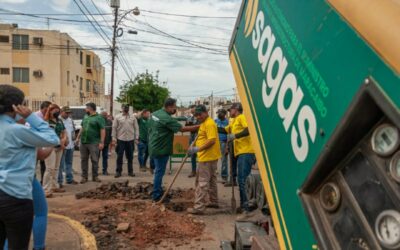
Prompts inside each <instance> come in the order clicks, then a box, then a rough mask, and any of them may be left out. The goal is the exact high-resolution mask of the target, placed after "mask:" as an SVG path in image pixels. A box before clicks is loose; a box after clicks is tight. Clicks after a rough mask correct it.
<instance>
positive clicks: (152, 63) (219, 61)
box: [0, 0, 241, 104]
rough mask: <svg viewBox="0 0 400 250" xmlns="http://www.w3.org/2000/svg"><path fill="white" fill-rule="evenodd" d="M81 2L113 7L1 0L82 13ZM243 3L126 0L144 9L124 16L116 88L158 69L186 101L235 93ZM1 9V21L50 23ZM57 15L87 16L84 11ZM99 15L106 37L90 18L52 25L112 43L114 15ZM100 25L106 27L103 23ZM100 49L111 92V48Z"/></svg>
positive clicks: (14, 6) (15, 6)
mask: <svg viewBox="0 0 400 250" xmlns="http://www.w3.org/2000/svg"><path fill="white" fill-rule="evenodd" d="M81 2H82V3H83V4H84V5H85V7H87V9H88V10H89V11H90V12H91V13H98V10H99V11H100V12H101V13H107V14H110V13H112V9H111V8H110V7H109V4H108V2H109V0H48V1H43V0H40V1H39V0H0V8H2V9H6V10H12V11H18V12H23V13H28V14H35V13H36V14H81V13H82V12H81V11H80V9H79V8H78V7H77V3H78V4H79V5H80V6H81V8H82V9H83V10H85V9H84V7H83V6H82V4H81ZM240 4H241V0H121V11H120V12H121V13H124V11H126V10H131V9H133V8H135V7H138V8H139V9H140V10H141V13H140V15H139V16H134V15H132V14H128V15H127V16H126V18H125V19H123V20H122V21H121V26H120V27H121V28H123V30H124V34H123V35H122V36H121V37H120V38H118V50H119V53H120V55H119V61H126V64H128V65H129V66H127V67H126V68H128V69H127V70H125V71H126V72H125V71H124V69H123V67H122V65H121V63H119V62H118V63H117V67H116V87H115V91H116V92H117V94H118V89H119V86H120V85H121V84H123V83H124V81H126V80H128V79H129V77H131V78H133V77H134V75H135V74H137V73H143V72H145V71H146V70H148V71H149V72H156V71H157V70H159V71H160V73H159V78H160V80H161V81H166V82H167V86H168V88H169V90H170V92H171V96H173V97H175V98H178V101H179V102H181V103H183V104H189V103H190V102H191V101H194V100H195V99H196V98H198V97H206V96H209V95H210V94H211V92H214V96H226V97H227V98H231V97H232V96H233V94H234V88H235V81H234V78H233V73H232V70H231V67H230V63H229V58H228V46H229V42H230V38H231V35H232V32H233V29H234V25H235V21H236V16H237V15H238V12H239V9H240ZM95 6H96V7H97V9H96V7H95ZM157 12H162V13H164V14H160V13H157ZM1 13H4V11H2V10H1V9H0V22H1V23H4V22H5V23H18V25H19V27H20V28H35V29H47V28H48V22H47V20H46V19H45V18H33V17H29V16H20V15H2V14H1ZM165 13H167V14H179V15H186V16H191V17H182V16H175V15H166V14H165ZM193 16H203V17H204V16H206V17H223V18H198V17H193ZM52 17H55V18H60V19H75V20H85V21H87V19H86V17H85V16H83V15H74V16H62V15H57V16H52ZM94 18H95V19H96V20H97V21H98V23H99V24H100V25H101V28H102V29H103V31H104V33H105V34H103V37H104V39H103V38H102V37H101V36H100V35H99V34H98V33H97V32H96V30H95V29H94V28H93V27H92V26H91V24H90V23H89V22H81V23H80V22H75V23H71V22H61V21H55V20H50V21H49V23H50V29H51V30H59V31H61V32H66V33H69V34H70V35H71V37H72V38H74V39H75V40H76V41H77V42H78V43H80V44H81V45H83V46H88V47H101V48H105V47H108V46H109V44H111V37H112V29H111V26H112V18H113V17H112V15H104V16H101V15H97V16H94ZM98 30H99V31H100V33H102V32H103V31H102V30H100V28H99V27H98ZM128 30H136V31H138V34H137V35H132V34H128ZM106 35H107V36H106ZM96 51H97V54H99V56H100V58H101V60H102V63H104V67H105V68H106V85H107V87H106V92H108V89H109V88H108V84H109V83H110V77H111V76H110V72H111V64H110V59H111V56H110V52H109V51H106V50H96Z"/></svg>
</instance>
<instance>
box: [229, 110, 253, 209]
mask: <svg viewBox="0 0 400 250" xmlns="http://www.w3.org/2000/svg"><path fill="white" fill-rule="evenodd" d="M230 115H231V117H232V118H234V119H235V120H234V121H233V123H232V124H231V125H230V134H229V135H228V140H229V141H232V140H233V143H234V151H235V157H237V167H238V182H239V192H240V208H241V209H242V211H243V212H244V213H245V215H247V214H248V213H249V212H250V211H251V209H250V207H249V204H248V198H247V195H246V179H247V177H248V176H249V175H250V173H251V167H252V166H253V165H254V164H255V162H256V157H255V153H254V149H253V146H252V144H251V139H250V135H249V129H248V126H247V121H246V118H245V117H244V115H243V108H242V104H240V103H234V104H232V106H231V108H230ZM228 129H229V128H228Z"/></svg>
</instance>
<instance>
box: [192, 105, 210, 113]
mask: <svg viewBox="0 0 400 250" xmlns="http://www.w3.org/2000/svg"><path fill="white" fill-rule="evenodd" d="M204 112H208V110H207V107H206V106H204V105H198V106H197V107H196V108H195V109H194V115H200V114H201V113H204Z"/></svg>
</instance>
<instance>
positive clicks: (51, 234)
mask: <svg viewBox="0 0 400 250" xmlns="http://www.w3.org/2000/svg"><path fill="white" fill-rule="evenodd" d="M46 244H47V246H46V249H48V250H71V249H74V250H80V249H82V250H83V249H85V250H89V249H90V250H94V249H97V248H96V242H95V239H94V237H93V236H92V235H91V234H90V233H89V232H88V231H86V229H85V228H84V227H83V226H82V225H80V224H79V223H78V222H76V221H73V220H71V219H70V218H68V217H64V216H60V215H56V214H50V215H49V219H48V230H47V237H46Z"/></svg>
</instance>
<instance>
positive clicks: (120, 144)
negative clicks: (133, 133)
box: [116, 140, 135, 174]
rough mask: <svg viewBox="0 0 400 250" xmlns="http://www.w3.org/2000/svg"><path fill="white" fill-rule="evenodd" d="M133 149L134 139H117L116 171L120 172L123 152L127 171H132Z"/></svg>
mask: <svg viewBox="0 0 400 250" xmlns="http://www.w3.org/2000/svg"><path fill="white" fill-rule="evenodd" d="M134 150H135V143H134V141H121V140H117V148H116V151H117V173H119V174H121V173H122V164H123V162H124V161H123V159H124V152H125V155H126V158H127V160H128V173H129V174H132V173H133V165H132V164H133V151H134Z"/></svg>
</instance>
